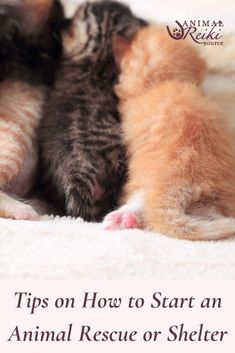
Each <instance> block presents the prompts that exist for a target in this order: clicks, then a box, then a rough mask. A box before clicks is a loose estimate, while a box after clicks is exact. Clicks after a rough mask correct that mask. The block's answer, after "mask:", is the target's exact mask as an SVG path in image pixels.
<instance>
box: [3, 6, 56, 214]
mask: <svg viewBox="0 0 235 353" xmlns="http://www.w3.org/2000/svg"><path fill="white" fill-rule="evenodd" d="M62 15H63V14H62V9H61V8H60V5H59V4H58V3H57V2H55V1H52V0H35V1H34V2H33V5H32V3H31V2H30V1H28V0H25V1H24V2H23V3H22V5H18V6H16V5H14V6H13V5H12V6H3V5H2V6H0V80H1V82H0V217H5V218H12V219H37V218H38V217H39V216H38V214H37V213H36V212H35V211H34V210H33V208H32V207H31V206H29V205H26V204H24V203H23V202H20V201H18V200H16V197H24V196H26V194H27V193H28V191H29V190H30V189H31V187H32V184H33V181H34V176H35V171H36V163H37V145H36V129H37V126H38V123H39V119H40V117H41V112H42V105H43V103H44V100H45V96H46V93H47V89H48V86H49V85H50V84H51V83H52V81H53V74H52V73H53V65H54V63H55V60H56V57H57V56H58V55H59V52H60V44H59V42H58V40H57V39H55V38H53V31H54V30H55V28H56V23H57V21H61V19H62V17H61V16H62ZM11 195H12V196H11ZM13 195H15V196H13Z"/></svg>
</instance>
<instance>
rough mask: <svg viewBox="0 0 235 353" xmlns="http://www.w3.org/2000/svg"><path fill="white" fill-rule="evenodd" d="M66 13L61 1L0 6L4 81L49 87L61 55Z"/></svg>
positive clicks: (40, 0) (26, 0) (24, 1)
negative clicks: (19, 80)
mask: <svg viewBox="0 0 235 353" xmlns="http://www.w3.org/2000/svg"><path fill="white" fill-rule="evenodd" d="M62 20H63V10H62V7H61V6H60V4H59V2H58V1H53V0H34V1H33V2H32V1H29V0H22V2H21V3H17V5H15V4H12V5H9V4H8V5H5V6H3V5H1V6H0V65H1V66H2V73H3V74H2V75H0V76H2V77H0V78H2V79H4V78H15V79H23V80H26V81H32V82H35V83H37V82H38V83H46V84H49V83H50V81H51V79H52V72H53V66H54V63H55V60H56V59H57V58H58V57H59V55H60V52H61V41H60V38H59V27H60V24H61V22H62Z"/></svg>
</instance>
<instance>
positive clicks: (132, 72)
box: [114, 26, 206, 99]
mask: <svg viewBox="0 0 235 353" xmlns="http://www.w3.org/2000/svg"><path fill="white" fill-rule="evenodd" d="M114 51H115V55H116V58H117V61H118V62H119V65H120V69H121V75H120V83H119V84H118V85H117V87H116V92H117V94H118V96H119V97H120V98H123V99H125V98H128V97H130V96H135V95H138V94H140V93H141V92H143V90H145V89H148V88H149V87H151V86H153V85H156V84H158V83H160V82H162V81H167V80H172V79H177V80H182V81H189V82H193V83H195V84H200V83H201V82H202V80H203V78H204V77H205V73H206V64H205V62H204V61H203V60H202V59H201V58H200V56H199V54H198V52H197V51H196V50H195V49H194V47H193V46H191V45H190V43H188V42H186V41H175V40H173V39H171V38H170V37H169V36H168V34H167V33H166V31H165V29H163V28H158V27H154V26H149V27H147V28H144V29H142V30H141V31H139V32H138V34H137V35H136V36H135V38H134V39H133V41H132V42H131V43H127V42H126V41H123V40H122V38H119V39H118V40H117V41H116V43H115V45H114Z"/></svg>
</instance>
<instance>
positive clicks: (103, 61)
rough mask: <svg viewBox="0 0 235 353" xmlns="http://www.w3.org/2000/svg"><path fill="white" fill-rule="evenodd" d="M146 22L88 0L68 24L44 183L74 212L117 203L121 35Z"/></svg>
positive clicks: (50, 116) (48, 125)
mask: <svg viewBox="0 0 235 353" xmlns="http://www.w3.org/2000/svg"><path fill="white" fill-rule="evenodd" d="M144 25H146V23H145V22H144V21H142V20H140V19H138V18H137V17H135V16H134V15H133V14H132V12H131V11H130V9H129V8H128V7H127V6H125V5H123V4H120V3H118V2H115V1H96V2H87V3H85V4H82V5H81V6H80V7H79V8H78V10H77V12H76V14H75V16H74V18H73V19H72V20H71V21H68V23H67V24H66V27H65V28H64V30H63V33H62V38H63V56H62V59H61V63H60V67H59V69H58V72H57V78H56V83H55V87H54V90H53V92H52V93H51V96H50V99H49V101H48V103H47V105H46V108H45V112H44V117H43V119H42V123H41V126H40V131H39V142H40V152H41V163H40V179H41V181H42V185H43V190H44V191H45V192H46V194H47V195H48V196H49V198H50V199H51V200H54V202H56V203H57V204H58V205H60V207H61V208H62V211H63V212H64V213H65V214H66V215H69V216H74V217H82V218H83V219H85V220H86V221H97V220H101V219H102V217H103V216H104V215H105V214H106V213H107V212H108V211H110V210H111V209H113V208H114V207H115V206H116V202H117V198H118V197H119V194H120V191H121V188H122V186H123V184H124V182H125V178H126V171H127V163H126V151H125V148H124V146H123V144H122V137H121V125H120V117H119V113H118V108H117V106H118V99H117V96H116V95H115V92H114V85H115V83H116V82H117V80H118V68H117V65H116V63H115V58H114V53H113V42H114V40H115V38H116V37H117V36H121V37H123V38H125V39H126V40H130V39H131V38H132V37H133V36H134V35H135V34H136V32H137V31H138V30H139V29H140V28H141V27H142V26H144Z"/></svg>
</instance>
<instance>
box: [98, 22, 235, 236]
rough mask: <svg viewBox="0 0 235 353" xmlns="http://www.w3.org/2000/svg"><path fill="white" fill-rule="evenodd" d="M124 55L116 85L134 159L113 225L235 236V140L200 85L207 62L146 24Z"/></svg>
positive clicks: (168, 232)
mask: <svg viewBox="0 0 235 353" xmlns="http://www.w3.org/2000/svg"><path fill="white" fill-rule="evenodd" d="M119 47H120V46H118V43H117V51H118V54H119V56H120V58H119V60H120V65H121V76H120V83H119V85H117V87H116V91H117V94H118V96H119V97H120V99H121V104H120V110H121V113H122V119H123V130H124V136H125V141H126V143H127V146H128V152H129V157H130V165H129V178H128V183H127V185H126V189H125V191H126V194H125V200H126V204H125V205H124V206H123V207H122V208H121V209H120V210H119V211H117V212H115V213H112V214H110V215H109V216H107V218H106V219H105V223H104V224H105V226H106V228H107V229H123V228H135V227H141V226H144V227H146V228H147V229H150V230H154V231H159V232H162V233H163V234H166V235H169V236H172V237H176V238H180V239H191V240H209V239H210V240H211V239H222V238H226V237H229V236H232V235H234V234H235V219H234V218H232V217H234V216H235V182H234V181H235V144H234V141H233V139H232V138H231V136H230V134H229V131H227V129H226V127H225V126H224V120H223V117H222V115H221V114H220V111H219V110H218V108H217V107H216V106H215V104H214V103H213V102H212V101H210V100H209V99H208V98H207V97H205V96H204V94H203V93H202V92H201V90H200V88H199V87H198V86H197V85H196V83H199V82H200V81H201V79H202V78H203V74H204V69H205V67H204V63H203V62H202V61H201V59H200V58H199V57H198V54H197V53H196V52H195V51H194V49H193V48H191V47H190V46H189V44H187V43H186V42H181V41H174V40H172V39H170V38H169V37H168V35H167V34H166V32H165V31H163V30H160V29H157V28H154V27H153V28H151V27H150V28H147V29H143V30H142V31H141V32H140V33H139V34H138V35H137V36H136V38H135V39H134V41H133V43H132V45H130V46H129V47H128V46H126V48H125V50H124V49H123V47H122V51H120V49H118V48H119Z"/></svg>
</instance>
